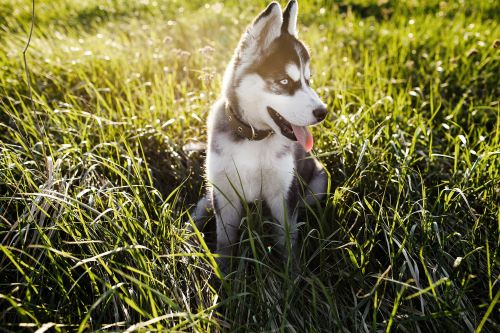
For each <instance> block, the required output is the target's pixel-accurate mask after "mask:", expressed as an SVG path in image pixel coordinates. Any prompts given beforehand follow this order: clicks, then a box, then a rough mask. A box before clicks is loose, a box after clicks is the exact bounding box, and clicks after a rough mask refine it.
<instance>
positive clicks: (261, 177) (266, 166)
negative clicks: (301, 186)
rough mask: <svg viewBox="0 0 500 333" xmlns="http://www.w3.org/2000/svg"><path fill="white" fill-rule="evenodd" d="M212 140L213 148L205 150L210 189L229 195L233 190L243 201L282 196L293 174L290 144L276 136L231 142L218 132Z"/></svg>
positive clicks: (225, 135) (227, 137)
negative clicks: (214, 148)
mask: <svg viewBox="0 0 500 333" xmlns="http://www.w3.org/2000/svg"><path fill="white" fill-rule="evenodd" d="M213 140H216V142H215V143H214V145H213V146H214V147H217V149H216V151H215V150H214V151H211V150H210V149H209V152H208V155H207V176H208V181H209V182H210V183H211V184H212V186H213V187H214V188H216V189H218V190H219V191H220V192H222V193H223V194H226V195H230V196H232V195H231V194H232V193H234V191H235V190H236V191H237V192H238V194H239V196H240V197H241V198H243V199H244V200H245V201H247V202H252V201H254V200H256V199H265V200H268V199H271V198H277V197H281V198H282V199H285V196H286V193H287V192H288V189H289V188H290V184H291V183H292V180H293V177H294V160H293V154H292V151H291V149H290V143H288V142H286V141H284V140H283V138H281V137H279V136H276V135H274V136H272V137H270V138H267V139H265V140H262V141H249V140H246V139H244V140H239V141H234V140H233V139H232V138H231V137H230V136H229V135H228V134H222V135H219V136H217V137H214V138H213ZM285 140H286V139H285Z"/></svg>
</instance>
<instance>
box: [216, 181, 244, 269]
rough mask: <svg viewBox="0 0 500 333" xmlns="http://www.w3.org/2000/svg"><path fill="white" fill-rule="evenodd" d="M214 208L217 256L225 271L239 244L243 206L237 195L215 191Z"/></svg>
mask: <svg viewBox="0 0 500 333" xmlns="http://www.w3.org/2000/svg"><path fill="white" fill-rule="evenodd" d="M213 206H214V210H215V218H216V221H217V254H219V255H220V257H219V259H218V263H219V266H220V268H221V269H222V270H223V271H224V270H225V269H226V268H227V264H228V259H230V256H231V255H233V253H234V247H235V245H236V243H237V242H238V234H239V233H238V231H239V227H240V221H241V211H242V205H241V202H240V199H239V198H238V196H237V195H233V196H231V195H229V196H228V194H227V193H224V194H223V193H221V192H220V191H219V190H216V189H214V192H213Z"/></svg>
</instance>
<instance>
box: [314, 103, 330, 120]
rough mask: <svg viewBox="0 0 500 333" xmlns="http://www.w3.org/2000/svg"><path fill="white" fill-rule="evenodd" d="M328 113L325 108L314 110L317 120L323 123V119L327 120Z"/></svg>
mask: <svg viewBox="0 0 500 333" xmlns="http://www.w3.org/2000/svg"><path fill="white" fill-rule="evenodd" d="M327 113H328V111H327V110H326V108H325V107H323V106H321V107H319V108H316V109H314V110H313V115H314V116H315V117H316V119H318V121H322V120H323V119H325V118H326V114H327Z"/></svg>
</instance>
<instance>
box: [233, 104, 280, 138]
mask: <svg viewBox="0 0 500 333" xmlns="http://www.w3.org/2000/svg"><path fill="white" fill-rule="evenodd" d="M225 110H226V117H227V120H229V125H230V126H231V128H232V129H233V131H234V132H235V133H236V134H237V135H239V136H241V137H242V138H245V139H248V140H252V141H259V140H264V139H266V138H268V137H270V136H271V135H273V134H274V131H273V130H272V129H267V130H259V129H255V128H253V127H252V125H248V124H247V123H245V122H243V121H242V120H241V119H240V118H238V116H237V115H236V113H234V110H233V108H232V107H231V106H230V105H229V103H226V107H225Z"/></svg>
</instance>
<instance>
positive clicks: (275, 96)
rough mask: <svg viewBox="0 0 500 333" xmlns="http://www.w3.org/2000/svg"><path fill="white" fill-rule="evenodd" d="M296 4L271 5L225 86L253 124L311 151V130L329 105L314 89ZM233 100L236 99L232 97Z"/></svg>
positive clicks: (238, 54) (247, 37) (254, 27)
mask: <svg viewBox="0 0 500 333" xmlns="http://www.w3.org/2000/svg"><path fill="white" fill-rule="evenodd" d="M297 13H298V5H297V2H296V1H293V0H292V1H290V2H289V3H288V5H287V6H286V8H285V10H284V11H283V12H282V11H281V8H280V6H279V4H277V3H276V2H273V3H271V4H270V5H269V6H268V7H267V8H266V9H265V10H264V11H263V12H262V13H260V14H259V15H258V16H257V17H256V18H255V20H254V21H253V23H252V24H251V25H250V26H249V27H248V29H247V31H246V32H245V33H244V34H243V36H242V38H241V41H240V44H239V46H238V48H237V50H236V53H235V55H234V58H233V62H232V64H231V65H230V67H229V68H228V71H227V72H226V76H225V82H224V86H225V89H226V93H227V95H228V96H229V98H230V99H233V100H230V101H231V102H232V103H237V104H238V107H239V109H240V110H242V112H243V114H242V117H243V118H244V119H245V120H246V121H248V122H249V123H250V124H253V125H255V126H260V127H271V128H272V129H273V130H274V131H275V132H276V133H281V134H283V135H285V136H286V137H288V138H290V139H291V140H295V139H296V140H297V141H299V143H301V144H302V146H303V147H304V148H305V149H306V151H309V150H310V149H311V148H312V144H313V140H312V135H311V133H310V132H309V130H308V129H307V127H306V126H310V125H314V124H317V123H319V122H321V121H322V120H323V119H324V118H325V117H326V114H327V110H326V107H325V104H323V102H322V101H321V100H320V99H319V97H318V95H317V94H316V93H315V92H314V90H313V89H312V88H311V87H310V80H311V69H310V56H309V52H308V50H307V48H306V47H305V46H304V44H303V43H302V42H301V41H300V40H298V38H297V36H298V35H297ZM231 96H232V98H231Z"/></svg>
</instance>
